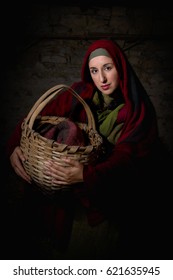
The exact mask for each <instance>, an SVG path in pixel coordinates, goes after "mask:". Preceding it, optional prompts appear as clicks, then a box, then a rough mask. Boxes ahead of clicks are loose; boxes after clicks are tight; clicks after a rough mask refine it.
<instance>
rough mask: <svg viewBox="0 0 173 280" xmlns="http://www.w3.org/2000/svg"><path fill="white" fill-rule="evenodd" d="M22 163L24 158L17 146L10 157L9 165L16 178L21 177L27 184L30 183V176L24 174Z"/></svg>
mask: <svg viewBox="0 0 173 280" xmlns="http://www.w3.org/2000/svg"><path fill="white" fill-rule="evenodd" d="M24 161H25V157H24V155H23V153H22V151H21V149H20V147H19V146H17V147H16V148H15V149H14V151H13V153H12V154H11V156H10V162H11V165H12V167H13V169H14V171H15V172H16V174H17V175H18V176H20V177H22V178H23V179H24V180H25V181H27V182H28V183H31V178H30V176H28V175H27V173H26V172H25V169H24V167H23V165H22V162H24Z"/></svg>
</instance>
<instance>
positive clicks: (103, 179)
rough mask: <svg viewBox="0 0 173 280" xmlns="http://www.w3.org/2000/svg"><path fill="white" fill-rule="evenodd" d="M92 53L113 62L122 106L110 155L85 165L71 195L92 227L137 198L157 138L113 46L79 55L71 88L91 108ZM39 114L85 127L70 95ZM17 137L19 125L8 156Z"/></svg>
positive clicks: (144, 100) (147, 108) (135, 83)
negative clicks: (77, 77) (78, 68)
mask: <svg viewBox="0 0 173 280" xmlns="http://www.w3.org/2000/svg"><path fill="white" fill-rule="evenodd" d="M97 48H104V49H106V50H107V51H108V53H109V54H110V56H111V57H112V59H113V61H114V63H115V66H116V69H117V71H118V74H119V87H120V91H121V93H122V95H123V99H124V102H125V106H124V107H123V109H122V110H120V112H119V115H118V120H119V121H123V122H124V126H123V129H122V132H121V135H120V137H119V139H118V141H117V143H116V144H115V145H114V148H113V150H112V152H111V154H110V155H109V156H108V157H107V158H106V159H105V160H104V161H101V162H99V163H98V164H96V165H95V166H93V165H86V166H85V167H84V173H83V176H84V184H83V185H82V186H80V187H77V189H76V194H77V195H79V197H80V199H81V201H82V203H83V205H84V206H85V207H86V209H87V213H88V218H89V223H90V224H97V223H98V222H100V221H101V220H102V218H103V217H105V216H107V215H108V216H109V215H112V214H113V211H117V209H119V212H121V211H123V209H124V207H125V205H126V203H127V202H128V205H129V204H130V202H129V200H130V199H132V200H133V197H134V194H135V195H136V194H138V193H139V195H140V197H141V191H142V192H143V191H144V190H143V187H141V186H140V185H141V184H142V181H143V178H144V177H142V176H143V175H144V176H145V175H146V174H147V170H148V168H147V169H145V166H148V164H149V162H150V160H151V156H152V153H153V149H154V147H155V143H156V141H157V138H158V129H157V121H156V114H155V110H154V107H153V105H152V103H151V101H150V99H149V97H148V95H147V93H146V91H145V89H144V88H143V86H142V84H141V82H140V81H139V79H138V77H137V75H136V74H135V72H134V70H133V69H132V67H131V65H130V64H129V62H128V60H127V58H126V56H125V54H124V53H123V52H122V50H121V49H120V47H119V46H118V45H117V44H116V43H114V42H112V41H109V40H104V39H103V40H97V41H95V42H94V43H93V44H91V45H90V47H89V48H88V50H87V52H86V54H85V56H84V60H83V65H82V70H81V81H79V82H75V83H74V84H73V85H72V88H73V89H75V91H76V92H77V93H78V94H79V95H80V96H81V97H82V98H83V99H84V100H85V101H86V102H87V103H88V104H89V105H90V104H91V101H92V97H93V94H94V92H95V86H94V84H93V82H92V80H91V76H90V73H89V68H88V57H89V55H90V53H91V52H92V51H94V50H95V49H97ZM41 114H42V115H58V116H69V115H70V116H73V118H74V119H76V120H79V121H82V122H87V116H86V112H85V110H84V108H83V107H82V105H81V104H79V102H78V101H77V100H75V98H74V97H73V96H72V95H71V94H70V93H69V92H65V93H63V94H61V95H59V96H58V97H57V98H55V99H54V100H53V101H52V102H50V103H49V104H48V105H47V106H46V107H45V108H44V109H43V111H42V112H41ZM20 136H21V122H20V123H19V124H18V126H17V127H16V129H15V131H14V133H13V134H12V136H11V138H10V139H9V142H8V155H9V156H10V154H11V153H12V151H13V149H14V147H16V146H17V145H19V143H20ZM141 174H142V175H141ZM136 183H137V185H138V187H137V188H136ZM131 186H132V187H131ZM141 188H142V190H141V191H140V189H141ZM133 202H134V200H133ZM133 202H132V204H133ZM116 205H117V206H116ZM114 206H115V209H116V210H115V209H114ZM112 209H114V210H112ZM114 214H115V213H114ZM114 214H113V215H114ZM117 215H118V214H117V213H116V216H117Z"/></svg>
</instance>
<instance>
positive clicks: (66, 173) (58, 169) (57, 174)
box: [44, 158, 83, 185]
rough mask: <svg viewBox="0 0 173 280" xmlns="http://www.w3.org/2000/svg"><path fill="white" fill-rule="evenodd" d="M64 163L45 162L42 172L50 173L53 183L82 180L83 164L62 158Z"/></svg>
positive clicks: (68, 183)
mask: <svg viewBox="0 0 173 280" xmlns="http://www.w3.org/2000/svg"><path fill="white" fill-rule="evenodd" d="M63 162H64V165H65V166H62V165H59V164H58V163H57V162H55V161H51V160H50V161H47V162H45V165H44V166H45V169H44V173H45V174H46V175H50V176H51V177H52V178H53V179H52V183H53V184H55V185H56V184H60V185H72V184H75V183H79V182H83V164H81V163H80V162H78V161H76V160H72V159H69V158H65V159H63Z"/></svg>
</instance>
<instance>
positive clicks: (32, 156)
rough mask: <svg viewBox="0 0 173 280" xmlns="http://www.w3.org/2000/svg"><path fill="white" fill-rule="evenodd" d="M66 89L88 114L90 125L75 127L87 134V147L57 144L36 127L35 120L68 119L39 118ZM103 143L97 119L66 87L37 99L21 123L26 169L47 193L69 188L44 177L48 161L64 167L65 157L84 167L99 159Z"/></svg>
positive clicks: (55, 117)
mask: <svg viewBox="0 0 173 280" xmlns="http://www.w3.org/2000/svg"><path fill="white" fill-rule="evenodd" d="M64 90H66V91H69V93H71V94H72V95H73V96H75V97H76V98H77V99H78V100H79V101H80V102H81V103H82V105H83V107H84V109H85V111H86V114H87V118H88V123H87V124H86V123H76V124H77V125H78V126H79V127H80V128H81V129H82V130H83V131H84V132H85V134H86V135H87V137H88V143H89V145H88V146H68V145H66V144H61V143H57V142H56V141H55V140H52V139H47V138H45V137H43V136H41V135H40V134H39V133H38V131H36V130H34V128H33V127H34V123H35V121H37V122H39V123H46V122H47V123H51V124H58V123H60V122H62V121H64V120H66V118H64V117H58V116H40V115H39V114H40V112H41V111H42V110H43V108H44V107H45V106H46V104H47V103H48V102H49V101H50V100H52V99H53V98H54V97H55V96H56V95H59V94H63V91H64ZM102 143H103V141H102V137H101V136H100V135H99V134H98V132H97V131H96V128H95V120H94V117H93V115H92V112H91V110H90V108H89V106H88V105H87V103H86V102H85V101H84V100H83V99H82V98H81V97H80V96H79V95H78V94H77V93H76V92H75V91H74V90H73V89H72V88H70V87H69V86H66V85H56V86H55V87H52V88H50V89H49V90H48V91H46V92H45V93H44V94H43V95H42V96H41V97H40V98H39V99H38V100H37V102H36V103H35V104H34V106H33V107H32V109H31V110H30V112H29V114H28V115H27V117H26V118H25V120H24V121H23V123H22V135H21V141H20V147H21V150H22V152H23V154H24V156H25V158H26V161H25V162H24V168H25V170H26V172H27V174H29V175H30V176H31V178H32V179H33V181H34V182H35V183H36V185H38V186H39V187H40V188H41V189H42V190H43V191H46V192H47V191H48V192H49V191H50V192H51V191H55V190H61V189H62V188H68V186H64V185H54V184H52V178H51V176H48V175H45V174H44V172H43V168H44V163H45V162H46V161H48V160H54V161H56V163H57V164H60V165H64V162H63V157H70V158H72V159H76V160H78V161H79V162H81V163H83V164H88V163H91V164H94V163H95V162H96V161H97V160H98V157H99V156H100V152H101V150H102Z"/></svg>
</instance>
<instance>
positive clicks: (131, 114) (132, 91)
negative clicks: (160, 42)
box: [81, 39, 158, 155]
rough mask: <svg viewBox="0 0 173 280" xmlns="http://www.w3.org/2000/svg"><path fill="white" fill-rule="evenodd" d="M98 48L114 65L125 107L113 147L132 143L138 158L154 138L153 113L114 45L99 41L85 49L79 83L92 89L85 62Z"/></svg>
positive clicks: (127, 64) (122, 53)
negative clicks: (118, 133) (117, 137)
mask: <svg viewBox="0 0 173 280" xmlns="http://www.w3.org/2000/svg"><path fill="white" fill-rule="evenodd" d="M98 48H103V49H106V50H107V52H108V53H109V54H110V56H111V58H112V60H113V62H114V63H115V66H116V69H117V71H118V74H119V87H120V90H121V93H122V95H123V98H124V101H125V106H124V107H123V110H122V111H121V115H123V121H124V127H123V130H122V133H121V135H120V137H119V139H118V142H117V144H118V143H121V142H134V143H135V144H136V145H137V147H138V149H137V152H138V155H142V154H145V153H148V150H150V148H151V145H153V143H154V142H155V139H156V138H157V136H158V128H157V121H156V114H155V110H154V107H153V105H152V103H151V101H150V99H149V97H148V95H147V93H146V91H145V89H144V88H143V86H142V84H141V82H140V81H139V79H138V77H137V75H136V74H135V72H134V70H133V69H132V67H131V65H130V63H129V62H128V60H127V58H126V56H125V54H124V52H123V51H122V49H121V48H120V47H119V46H118V44H117V43H115V42H113V41H112V40H106V39H102V40H97V41H95V42H93V44H91V45H90V46H89V48H88V50H87V52H86V54H85V57H84V60H83V65H82V71H81V78H82V81H83V82H84V83H87V84H90V86H91V87H93V88H94V84H93V81H92V78H91V75H90V72H89V67H88V59H89V56H90V54H91V53H92V52H93V51H94V50H96V49H98Z"/></svg>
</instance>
